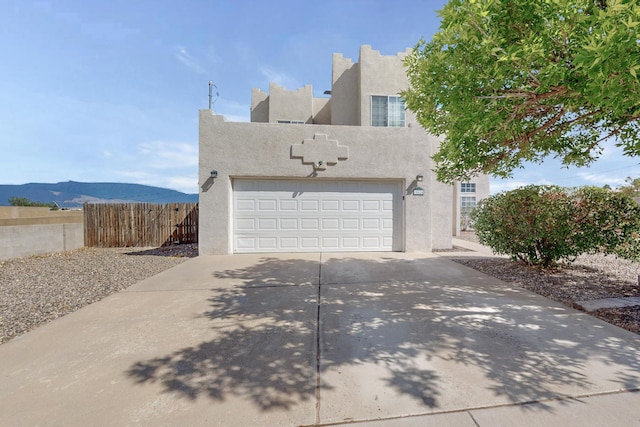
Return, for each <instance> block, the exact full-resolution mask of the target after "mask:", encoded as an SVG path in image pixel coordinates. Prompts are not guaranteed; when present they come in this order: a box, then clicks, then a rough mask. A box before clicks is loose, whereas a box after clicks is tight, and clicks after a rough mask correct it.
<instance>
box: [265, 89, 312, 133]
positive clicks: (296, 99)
mask: <svg viewBox="0 0 640 427" xmlns="http://www.w3.org/2000/svg"><path fill="white" fill-rule="evenodd" d="M312 118H313V88H312V87H311V85H306V86H304V87H301V88H299V89H296V90H287V89H285V88H284V87H282V86H278V85H277V84H276V83H271V84H270V85H269V123H276V122H277V121H278V120H299V121H303V122H304V123H311V122H312Z"/></svg>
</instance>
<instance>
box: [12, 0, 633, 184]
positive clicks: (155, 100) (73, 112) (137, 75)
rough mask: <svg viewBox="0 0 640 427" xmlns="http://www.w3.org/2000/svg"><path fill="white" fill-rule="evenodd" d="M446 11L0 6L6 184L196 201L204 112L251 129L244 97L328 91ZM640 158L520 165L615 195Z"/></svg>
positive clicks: (141, 1) (437, 4)
mask: <svg viewBox="0 0 640 427" xmlns="http://www.w3.org/2000/svg"><path fill="white" fill-rule="evenodd" d="M444 3H445V2H444V1H441V0H435V1H431V0H430V1H415V0H396V1H394V2H389V1H380V0H324V1H311V0H308V1H307V0H297V1H293V0H292V1H284V0H269V1H266V0H228V1H222V0H218V1H213V0H209V1H206V0H181V1H178V0H175V1H168V0H154V1H150V0H110V1H86V0H82V1H79V0H78V1H76V0H51V1H33V0H0V54H1V55H2V56H1V60H0V100H1V101H2V102H0V148H2V157H1V159H2V160H1V161H0V165H1V167H0V184H24V183H27V182H58V181H68V180H74V181H88V182H131V183H141V184H149V185H156V186H160V187H167V188H172V189H176V190H180V191H184V192H188V193H196V192H197V191H198V184H197V163H198V110H199V109H203V108H207V105H208V90H209V89H208V82H209V80H213V81H214V82H215V83H216V86H217V91H218V93H219V96H218V97H216V99H215V103H214V109H215V111H216V112H217V113H218V114H223V115H225V116H226V118H227V120H229V121H248V120H249V106H250V102H251V88H253V87H257V88H260V89H262V90H264V91H267V90H268V88H269V82H270V81H274V82H276V83H278V84H280V85H283V86H285V87H287V88H288V89H297V88H298V87H300V86H303V85H305V84H311V85H313V87H314V92H315V93H316V95H318V96H321V94H322V92H323V91H324V90H326V89H330V85H331V58H332V54H333V53H334V52H337V53H342V54H344V56H345V57H349V58H352V59H354V60H357V58H358V50H359V47H360V45H362V44H369V45H371V46H372V47H373V48H374V49H376V50H379V51H380V52H381V53H383V54H387V55H391V54H395V53H396V52H400V51H403V50H404V49H405V48H407V47H413V46H414V45H415V44H416V43H417V41H418V40H419V39H420V38H421V37H423V38H425V39H430V38H431V36H432V35H433V34H434V33H435V32H436V31H437V29H438V26H439V18H438V15H437V13H436V10H438V9H440V8H441V7H442V5H443V4H444ZM638 163H640V159H638V158H625V157H623V156H622V155H621V152H620V150H618V149H616V148H615V147H614V146H613V144H612V143H610V144H608V145H606V146H605V150H604V154H603V156H602V159H601V160H600V161H598V162H597V163H596V164H594V165H592V166H591V167H590V168H582V169H577V168H571V169H564V168H561V167H560V165H559V164H558V163H557V162H554V161H549V162H545V163H544V164H543V165H526V166H525V168H524V169H522V170H518V171H517V172H516V173H515V175H514V177H513V178H512V179H510V180H495V179H494V180H492V192H496V191H500V190H505V189H510V188H514V187H516V186H518V185H524V184H530V183H553V184H559V185H564V186H576V185H585V184H590V185H604V184H609V185H611V186H613V187H616V186H618V185H620V184H622V183H623V181H624V178H625V177H627V176H633V177H637V176H640V166H639V165H638Z"/></svg>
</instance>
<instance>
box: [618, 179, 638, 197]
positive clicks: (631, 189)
mask: <svg viewBox="0 0 640 427" xmlns="http://www.w3.org/2000/svg"><path fill="white" fill-rule="evenodd" d="M624 182H625V183H626V185H621V186H620V188H619V190H620V191H621V192H623V193H624V194H626V195H628V196H631V197H639V196H640V178H635V179H632V178H631V177H630V176H628V177H627V179H625V180H624Z"/></svg>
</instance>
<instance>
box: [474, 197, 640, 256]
mask: <svg viewBox="0 0 640 427" xmlns="http://www.w3.org/2000/svg"><path fill="white" fill-rule="evenodd" d="M472 218H473V220H474V223H475V229H476V234H477V236H478V240H479V241H480V243H482V244H485V245H487V246H489V247H491V248H492V249H493V250H494V252H496V253H498V254H506V255H510V256H511V257H512V258H513V259H515V260H520V261H523V262H525V263H527V264H530V265H539V266H542V267H549V266H551V265H553V264H554V263H556V262H557V261H561V260H562V261H567V262H571V261H573V260H575V257H577V256H578V255H580V254H582V253H595V252H602V253H607V254H616V255H618V256H621V257H624V258H629V259H637V258H638V256H639V255H640V240H639V237H640V207H638V205H637V204H636V203H635V202H634V201H633V199H631V198H629V197H628V196H626V195H624V194H622V193H616V192H612V191H608V190H605V189H602V188H596V187H582V188H579V189H574V190H572V189H565V188H561V187H557V186H537V185H530V186H527V187H523V188H519V189H517V190H513V191H509V192H505V193H500V194H497V195H494V196H491V197H489V198H487V199H485V200H483V201H482V202H481V203H480V206H479V207H478V208H477V209H476V210H475V211H474V212H473V213H472Z"/></svg>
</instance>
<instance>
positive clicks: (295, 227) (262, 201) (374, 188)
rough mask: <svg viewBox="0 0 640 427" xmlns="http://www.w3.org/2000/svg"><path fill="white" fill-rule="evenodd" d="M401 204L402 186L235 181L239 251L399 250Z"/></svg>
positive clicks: (234, 204) (396, 184) (235, 218)
mask: <svg viewBox="0 0 640 427" xmlns="http://www.w3.org/2000/svg"><path fill="white" fill-rule="evenodd" d="M401 199H402V196H401V186H400V184H399V183H389V182H360V181H358V182H353V181H290V180H260V181H257V180H235V181H234V203H233V206H234V212H233V218H234V220H233V222H234V225H233V228H234V230H233V232H234V239H233V241H234V251H235V252H321V251H324V252H329V251H391V250H394V249H396V250H398V249H399V245H398V244H397V242H398V241H399V240H398V238H399V234H400V233H399V232H398V230H399V225H400V224H399V218H400V214H399V211H400V208H401V206H402V204H401ZM394 238H395V239H396V241H395V242H396V245H394ZM394 246H395V247H394Z"/></svg>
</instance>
